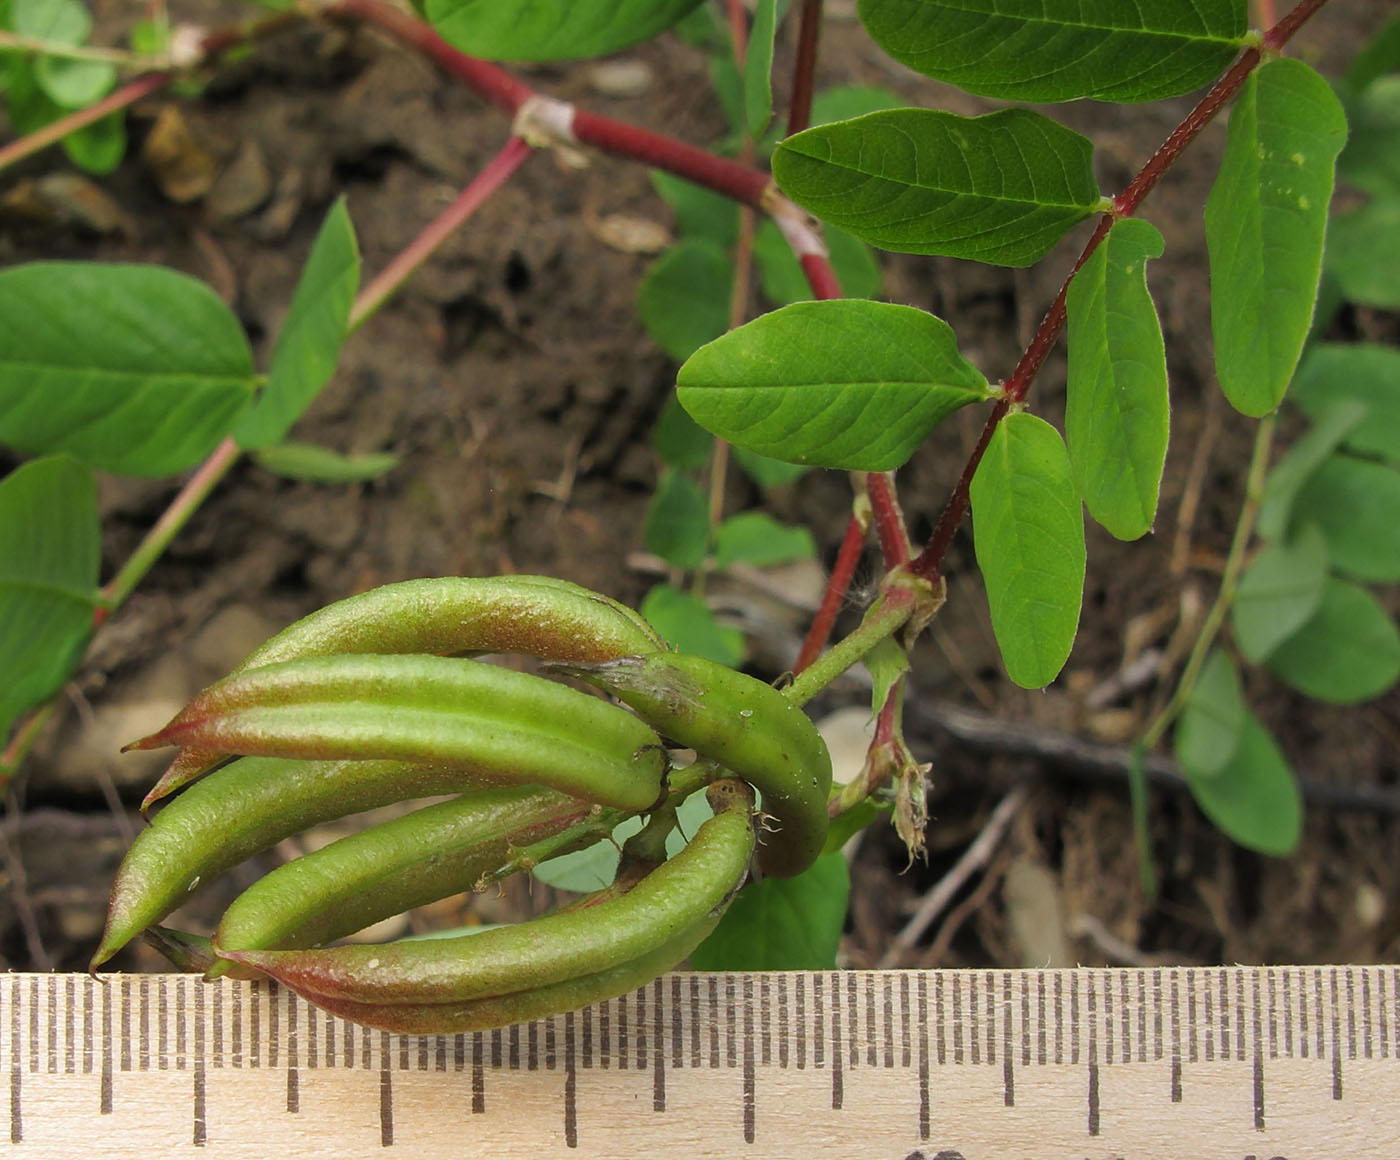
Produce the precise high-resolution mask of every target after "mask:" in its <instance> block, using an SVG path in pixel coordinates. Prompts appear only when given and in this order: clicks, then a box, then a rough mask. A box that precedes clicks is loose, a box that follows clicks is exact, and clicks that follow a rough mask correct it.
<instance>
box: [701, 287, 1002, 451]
mask: <svg viewBox="0 0 1400 1160" xmlns="http://www.w3.org/2000/svg"><path fill="white" fill-rule="evenodd" d="M676 386H677V393H678V396H679V398H680V401H681V405H682V406H683V407H685V409H686V410H687V411H689V412H690V414H691V415H692V416H694V418H695V420H696V422H698V423H699V424H700V425H701V426H702V427H705V428H707V429H708V430H710V431H713V432H714V433H715V434H716V435H718V436H719V437H720V438H722V439H728V440H729V441H730V442H731V443H736V444H738V445H739V446H741V447H746V448H748V449H749V450H750V451H756V452H758V453H759V454H761V455H769V456H772V457H773V458H775V459H783V460H787V461H788V462H790V463H806V464H814V465H816V466H819V467H840V468H848V469H851V470H855V471H890V470H893V469H894V468H896V467H898V466H899V465H900V464H902V463H903V462H904V461H905V460H906V459H908V458H909V456H910V455H912V454H913V452H914V449H915V448H916V447H918V445H919V444H920V443H921V442H922V441H923V439H924V437H925V436H926V435H927V434H928V433H929V432H930V431H931V430H933V428H934V427H935V426H936V425H937V424H938V423H939V422H940V421H941V420H942V419H944V418H945V417H947V416H948V415H950V414H951V413H952V412H953V411H955V410H957V409H958V408H959V407H962V406H965V405H966V404H968V403H973V402H977V401H979V400H982V399H986V398H988V397H989V395H990V390H989V388H988V386H987V380H986V379H985V378H984V377H983V376H982V374H981V372H979V371H978V370H977V369H976V368H975V367H974V366H972V364H971V363H969V362H967V360H966V359H964V358H963V357H962V356H961V355H960V354H959V353H958V350H957V344H956V341H955V340H954V337H953V332H952V329H951V328H950V327H949V326H948V324H947V323H946V322H944V321H943V320H942V319H939V318H935V317H934V316H933V315H931V314H927V313H925V312H924V311H922V310H915V309H913V308H911V307H908V306H892V305H890V304H888V303H883V302H862V301H853V300H849V299H842V300H836V301H826V302H798V303H794V304H793V305H791V306H785V307H783V308H782V309H781V310H775V311H774V312H773V313H771V314H765V315H763V316H762V317H760V318H756V319H754V320H753V321H752V322H750V323H748V324H747V325H745V326H741V327H739V328H738V329H737V330H732V331H730V332H729V333H728V334H726V335H724V336H723V337H722V338H720V339H717V340H716V341H714V342H712V343H710V344H709V345H708V346H705V347H702V348H701V349H700V350H698V351H696V352H695V354H694V355H692V356H691V357H690V359H689V360H688V361H687V362H686V363H685V365H684V366H682V367H681V369H680V374H679V375H678V376H677V379H676Z"/></svg>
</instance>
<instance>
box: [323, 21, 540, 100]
mask: <svg viewBox="0 0 1400 1160" xmlns="http://www.w3.org/2000/svg"><path fill="white" fill-rule="evenodd" d="M326 14H327V15H331V16H352V17H354V18H355V19H356V20H362V21H364V22H365V23H366V24H372V25H374V26H375V27H376V28H378V29H379V30H380V31H381V32H387V33H388V34H389V35H390V36H392V37H393V38H394V39H395V40H397V41H399V42H400V43H401V44H406V45H407V46H408V47H409V48H412V49H414V50H415V51H417V52H420V53H422V54H423V55H424V56H425V57H427V58H428V59H429V60H430V61H432V62H433V63H434V64H435V65H437V66H438V68H440V69H442V71H443V72H445V73H447V74H448V75H449V76H452V77H456V78H457V79H458V80H459V81H462V82H463V83H464V84H465V85H466V86H467V87H468V88H469V89H471V90H472V91H473V92H474V93H476V94H477V96H479V97H482V98H484V99H485V100H488V101H490V102H491V103H492V104H493V105H495V106H496V107H497V108H498V109H502V110H504V111H505V112H507V113H517V112H519V111H520V106H521V105H523V104H524V103H525V102H526V101H528V100H529V99H530V98H531V97H533V96H535V95H536V94H535V90H534V89H532V88H531V87H530V86H529V85H527V84H525V82H524V81H520V80H516V78H515V77H513V76H511V75H510V73H508V72H506V70H505V69H503V68H499V67H498V66H496V65H494V64H489V63H488V62H486V61H484V60H477V59H476V58H475V57H472V56H467V55H466V53H462V52H458V51H457V50H456V49H455V48H453V47H452V46H451V45H450V44H448V43H447V41H445V40H443V39H442V37H440V36H439V35H438V34H437V33H436V32H434V31H433V26H432V25H431V24H428V23H426V22H424V21H422V20H419V19H417V18H416V17H414V16H410V15H409V14H408V13H407V12H404V11H402V10H400V9H398V8H395V7H394V6H393V5H391V4H385V3H383V2H382V0H339V2H338V3H336V4H333V5H331V6H330V7H329V8H327V9H326Z"/></svg>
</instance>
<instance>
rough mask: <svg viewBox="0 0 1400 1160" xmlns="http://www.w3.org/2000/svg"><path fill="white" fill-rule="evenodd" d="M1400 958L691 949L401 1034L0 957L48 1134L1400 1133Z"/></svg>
mask: <svg viewBox="0 0 1400 1160" xmlns="http://www.w3.org/2000/svg"><path fill="white" fill-rule="evenodd" d="M1398 1014H1400V968H1395V967H1287V968H1255V967H1244V968H1182V969H1166V968H1161V969H1127V970H1118V969H1080V970H1075V971H947V972H845V973H842V972H827V973H794V974H760V975H698V974H695V975H670V976H666V977H664V978H661V979H658V980H656V981H655V982H653V983H652V984H650V985H649V986H647V987H644V988H642V989H641V990H639V991H636V992H634V993H633V994H631V995H628V996H625V997H623V998H622V999H618V1000H614V1001H612V1002H609V1003H604V1004H600V1005H598V1006H596V1007H592V1008H587V1009H584V1010H582V1011H577V1012H572V1013H569V1014H565V1015H558V1016H554V1017H553V1018H550V1019H545V1020H539V1021H536V1022H533V1023H528V1024H523V1025H519V1026H515V1027H509V1028H503V1029H500V1030H496V1031H487V1032H478V1033H474V1034H466V1035H450V1036H437V1037H432V1036H428V1037H407V1036H396V1035H389V1034H386V1033H384V1032H379V1031H370V1030H366V1029H364V1028H361V1027H358V1026H355V1025H353V1024H350V1023H347V1022H345V1021H343V1020H340V1019H337V1018H334V1017H332V1016H328V1015H326V1014H325V1013H324V1012H322V1011H320V1010H318V1009H317V1008H315V1007H313V1006H311V1005H309V1004H307V1003H306V1002H304V1001H302V1000H300V999H298V998H297V997H296V996H295V995H292V994H290V993H289V992H287V991H285V990H279V989H277V988H275V987H270V986H260V985H255V984H248V983H238V982H233V981H229V980H220V981H219V982H216V983H212V984H205V983H203V982H201V981H200V980H198V979H196V978H193V977H189V976H174V975H168V976H123V975H115V976H109V977H107V978H106V979H104V980H102V981H94V980H93V979H90V978H88V977H87V976H75V975H21V974H12V975H7V976H0V1075H3V1074H6V1073H8V1075H9V1080H10V1132H9V1139H10V1142H11V1144H12V1145H14V1146H15V1147H16V1149H17V1150H18V1149H22V1150H23V1151H24V1152H25V1153H26V1154H28V1155H35V1156H46V1155H54V1156H72V1155H77V1154H80V1153H79V1152H78V1147H79V1145H80V1142H81V1141H84V1140H87V1141H89V1142H91V1143H92V1145H93V1146H101V1147H102V1148H103V1151H104V1154H106V1155H128V1154H129V1155H133V1156H134V1155H147V1156H148V1155H151V1154H156V1153H152V1152H151V1149H152V1148H155V1149H157V1150H163V1151H159V1154H170V1152H171V1151H178V1150H180V1149H183V1148H190V1149H194V1148H198V1149H199V1151H200V1154H201V1155H205V1156H209V1155H221V1156H222V1155H228V1156H245V1155H246V1156H258V1157H266V1156H268V1155H269V1154H270V1153H269V1149H274V1148H286V1147H295V1148H296V1149H297V1154H298V1157H299V1160H300V1158H301V1157H307V1156H310V1157H316V1156H320V1155H326V1156H336V1157H339V1158H342V1160H343V1158H344V1157H346V1156H352V1155H359V1154H360V1153H361V1152H365V1153H370V1152H376V1153H377V1152H380V1151H382V1149H383V1148H385V1147H390V1146H401V1147H406V1148H409V1149H411V1150H412V1152H413V1154H414V1155H415V1156H418V1155H422V1156H433V1155H438V1154H441V1155H444V1156H447V1155H453V1156H456V1155H460V1151H454V1147H456V1146H457V1145H460V1143H461V1139H462V1137H461V1136H460V1133H461V1132H462V1131H470V1138H471V1140H472V1141H473V1148H474V1149H481V1148H484V1149H487V1150H489V1151H490V1152H491V1154H493V1155H501V1156H510V1155H515V1154H520V1155H524V1154H527V1153H528V1154H530V1155H535V1154H537V1153H538V1150H539V1149H540V1148H541V1147H542V1146H545V1147H552V1146H555V1145H564V1146H566V1147H567V1148H570V1149H575V1150H577V1151H578V1152H579V1153H580V1154H596V1155H617V1154H619V1152H626V1153H630V1154H636V1155H653V1154H662V1153H665V1152H669V1151H670V1149H669V1143H670V1142H674V1141H684V1142H685V1145H686V1154H687V1155H716V1156H734V1155H742V1154H745V1153H748V1154H752V1155H762V1156H772V1155H798V1154H804V1155H805V1154H807V1153H808V1152H809V1151H810V1150H813V1149H817V1148H820V1149H821V1150H822V1155H823V1156H824V1157H825V1156H842V1155H850V1156H861V1157H871V1156H878V1157H884V1156H889V1157H891V1158H892V1160H904V1158H906V1157H910V1156H913V1155H916V1154H918V1155H922V1156H925V1157H929V1158H931V1157H934V1156H936V1155H943V1156H944V1157H945V1160H952V1158H953V1157H955V1156H963V1157H965V1158H966V1160H977V1158H978V1157H983V1156H987V1157H990V1156H1002V1155H1037V1156H1058V1155H1066V1156H1069V1155H1074V1156H1086V1155H1134V1154H1139V1155H1140V1154H1144V1153H1146V1152H1149V1151H1151V1150H1153V1149H1155V1150H1156V1152H1155V1153H1154V1154H1160V1155H1207V1154H1209V1155H1212V1156H1214V1155H1219V1156H1228V1157H1239V1158H1240V1160H1243V1158H1244V1157H1246V1156H1250V1155H1257V1156H1260V1157H1264V1156H1274V1155H1279V1156H1290V1155H1293V1156H1303V1155H1320V1154H1328V1155H1347V1156H1353V1157H1365V1156H1371V1155H1374V1156H1377V1157H1397V1156H1400V1017H1397V1015H1398Z"/></svg>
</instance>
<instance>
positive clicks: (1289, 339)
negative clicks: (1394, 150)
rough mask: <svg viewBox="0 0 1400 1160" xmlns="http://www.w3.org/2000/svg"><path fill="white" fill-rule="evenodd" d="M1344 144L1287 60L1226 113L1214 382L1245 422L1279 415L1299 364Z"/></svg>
mask: <svg viewBox="0 0 1400 1160" xmlns="http://www.w3.org/2000/svg"><path fill="white" fill-rule="evenodd" d="M1346 133H1347V122H1346V114H1345V112H1344V111H1343V109H1342V104H1341V102H1340V101H1339V100H1338V99H1337V95H1336V93H1334V92H1333V91H1332V86H1331V85H1329V84H1328V83H1327V82H1326V81H1325V80H1323V79H1322V77H1320V76H1319V75H1318V74H1317V73H1316V72H1314V71H1313V70H1312V69H1311V68H1309V67H1308V66H1307V65H1305V64H1303V63H1302V62H1301V61H1297V60H1292V59H1289V58H1278V59H1276V60H1272V61H1270V62H1268V63H1267V64H1265V65H1263V66H1261V67H1260V68H1258V69H1256V70H1255V72H1254V73H1253V74H1252V75H1251V76H1250V77H1249V79H1248V80H1247V81H1246V82H1245V85H1244V88H1243V89H1241V90H1240V95H1239V98H1238V99H1237V100H1236V102H1235V107H1234V109H1233V110H1231V113H1230V127H1229V134H1228V137H1227V140H1226V146H1225V157H1224V160H1223V161H1222V162H1221V165H1220V173H1219V175H1218V176H1217V177H1216V180H1215V184H1214V185H1213V186H1212V188H1211V191H1210V197H1209V198H1208V199H1207V200H1206V209H1205V223H1206V245H1207V248H1208V250H1209V252H1210V281H1211V293H1210V301H1211V334H1212V335H1213V336H1214V339H1215V364H1216V373H1217V375H1218V376H1219V379H1220V388H1221V390H1223V391H1224V392H1225V397H1226V398H1227V399H1228V400H1229V401H1230V405H1231V406H1233V407H1234V408H1235V409H1236V410H1238V411H1241V412H1243V413H1244V414H1246V415H1255V416H1258V415H1265V414H1267V413H1268V412H1270V411H1272V410H1273V409H1274V408H1275V407H1277V406H1278V404H1279V400H1280V399H1282V398H1283V393H1284V391H1285V390H1287V389H1288V383H1289V380H1290V379H1291V378H1292V377H1293V371H1294V369H1295V368H1296V367H1297V365H1298V356H1299V355H1300V354H1301V353H1302V350H1303V341H1304V340H1305V339H1306V338H1307V335H1308V328H1309V326H1310V325H1311V323H1312V317H1313V309H1314V307H1315V306H1316V302H1317V286H1318V277H1319V274H1320V273H1321V270H1322V243H1323V237H1324V235H1325V234H1326V232H1327V208H1328V204H1329V203H1330V202H1331V200H1332V183H1333V175H1334V170H1335V163H1336V159H1337V154H1338V153H1340V152H1341V149H1342V146H1343V145H1344V144H1345V143H1346Z"/></svg>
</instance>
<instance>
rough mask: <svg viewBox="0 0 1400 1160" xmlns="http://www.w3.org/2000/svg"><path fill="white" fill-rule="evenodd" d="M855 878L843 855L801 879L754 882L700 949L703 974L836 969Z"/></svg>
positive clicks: (696, 961) (696, 959) (696, 957)
mask: <svg viewBox="0 0 1400 1160" xmlns="http://www.w3.org/2000/svg"><path fill="white" fill-rule="evenodd" d="M850 892H851V879H850V874H849V873H848V872H847V869H846V859H845V858H844V857H843V856H842V855H841V853H840V852H839V851H838V852H837V853H835V854H827V855H825V856H824V857H821V858H818V859H817V860H816V861H815V862H814V863H812V865H811V867H810V868H809V869H807V870H806V871H804V872H803V873H801V874H799V875H798V876H797V877H796V878H765V879H764V880H763V881H762V882H753V883H750V884H749V885H748V886H747V887H745V888H744V889H743V890H741V891H740V892H739V894H738V896H737V897H736V898H735V899H734V901H733V902H732V903H731V904H730V906H729V910H728V911H726V912H725V915H724V917H723V918H722V919H720V920H719V925H718V926H717V927H715V929H714V932H713V933H712V934H711V935H710V937H709V938H707V939H706V940H705V941H704V942H702V943H701V944H700V945H699V946H698V947H696V948H695V951H694V953H693V954H692V955H691V956H690V963H691V966H693V967H694V968H695V969H696V970H697V971H822V970H831V969H833V968H834V967H835V966H836V950H837V946H838V945H839V943H840V941H841V928H842V926H844V925H845V922H846V902H847V899H848V898H849V897H850Z"/></svg>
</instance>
